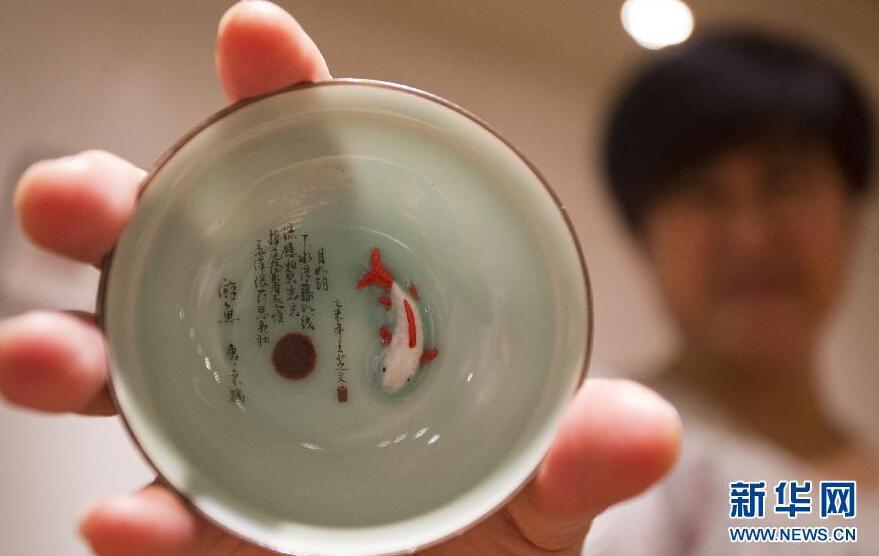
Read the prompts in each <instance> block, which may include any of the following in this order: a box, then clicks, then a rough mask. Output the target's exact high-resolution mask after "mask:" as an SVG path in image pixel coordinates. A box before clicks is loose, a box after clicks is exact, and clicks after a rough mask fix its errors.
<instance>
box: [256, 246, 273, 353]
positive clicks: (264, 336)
mask: <svg viewBox="0 0 879 556" xmlns="http://www.w3.org/2000/svg"><path fill="white" fill-rule="evenodd" d="M265 255H266V251H265V247H263V243H262V241H260V240H257V241H256V250H255V252H254V257H253V287H254V289H256V345H258V346H259V347H263V346H265V345H266V344H268V343H269V325H268V323H267V322H266V312H267V310H266V297H267V291H266V290H267V288H268V282H267V281H266V262H265Z"/></svg>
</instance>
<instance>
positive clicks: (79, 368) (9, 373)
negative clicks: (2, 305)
mask: <svg viewBox="0 0 879 556" xmlns="http://www.w3.org/2000/svg"><path fill="white" fill-rule="evenodd" d="M104 349H105V348H104V340H103V336H102V335H101V332H100V331H99V330H98V329H97V328H96V327H95V326H94V325H93V324H91V323H89V322H86V321H85V320H83V319H82V318H78V317H76V316H74V315H70V314H65V313H52V312H48V311H33V312H30V313H25V314H23V315H20V316H17V317H12V318H9V319H6V320H4V321H2V322H0V393H2V394H3V397H5V398H6V399H7V400H8V401H10V402H11V403H14V404H16V405H20V406H23V407H27V408H30V409H37V410H41V411H49V412H66V411H73V412H78V413H85V414H97V415H110V414H112V413H114V412H115V406H114V404H113V401H112V399H111V397H110V393H109V390H108V389H107V384H106V378H107V367H106V358H105V357H106V356H105V351H104Z"/></svg>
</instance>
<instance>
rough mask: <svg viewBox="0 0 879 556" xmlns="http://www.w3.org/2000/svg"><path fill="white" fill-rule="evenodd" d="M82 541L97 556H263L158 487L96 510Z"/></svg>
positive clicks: (81, 530)
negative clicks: (86, 543)
mask: <svg viewBox="0 0 879 556" xmlns="http://www.w3.org/2000/svg"><path fill="white" fill-rule="evenodd" d="M79 533H80V535H81V536H82V537H83V538H84V539H85V540H86V541H87V542H88V543H89V544H90V545H91V547H92V549H93V550H94V551H95V553H96V554H97V555H98V556H117V555H118V556H123V555H124V556H141V555H143V556H184V555H185V556H233V555H234V556H257V555H260V556H264V555H267V554H268V553H267V552H265V551H262V550H260V549H258V548H256V547H253V546H249V545H247V544H245V543H243V542H242V541H240V540H238V539H237V538H234V537H231V536H229V535H227V534H225V533H224V532H222V531H221V530H219V529H218V528H217V527H216V526H214V525H212V524H209V523H208V522H206V521H205V520H204V519H203V518H201V517H199V516H197V515H195V514H194V513H193V512H192V511H191V510H190V509H189V507H188V506H187V505H186V504H185V503H184V502H183V501H182V500H181V499H180V498H179V497H178V496H177V495H175V494H174V493H172V492H170V491H169V490H167V489H166V488H164V487H163V486H161V485H160V484H158V483H153V484H151V485H149V486H147V487H146V488H144V489H143V490H141V491H140V492H137V493H134V494H129V495H123V496H115V497H112V498H107V499H105V500H102V501H100V502H98V503H96V504H94V505H93V506H92V507H91V509H90V510H88V511H87V512H86V513H85V515H84V517H83V519H82V521H81V524H80V528H79Z"/></svg>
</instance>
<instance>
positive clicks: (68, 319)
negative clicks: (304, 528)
mask: <svg viewBox="0 0 879 556" xmlns="http://www.w3.org/2000/svg"><path fill="white" fill-rule="evenodd" d="M216 65H217V71H218V73H219V76H220V81H221V82H222V85H223V88H224V90H225V93H226V96H227V98H228V99H229V100H230V101H231V102H235V101H238V100H241V99H244V98H247V97H252V96H256V95H260V94H265V93H269V92H272V91H275V90H278V89H281V88H283V87H286V86H288V85H292V84H294V83H299V82H305V81H320V80H326V79H330V78H331V77H330V73H329V70H328V69H327V64H326V62H325V61H324V58H323V56H322V55H321V53H320V51H319V50H318V48H317V46H316V45H315V44H314V42H312V40H311V39H310V38H309V37H308V35H307V34H306V33H305V31H303V30H302V28H301V27H300V26H299V24H298V23H297V22H296V21H295V20H294V19H293V18H292V17H291V16H290V15H289V14H288V13H286V12H285V11H284V10H282V9H281V8H279V7H278V6H276V5H274V4H272V3H269V2H266V1H263V0H250V1H247V2H240V3H237V4H235V5H234V6H232V7H231V8H230V9H229V10H228V11H227V12H226V14H225V15H224V16H223V18H222V20H221V21H220V25H219V29H218V36H217V43H216ZM119 124H120V125H125V122H119ZM132 131H133V132H136V131H137V130H132ZM144 175H145V172H144V171H143V170H141V169H140V168H137V167H135V166H133V165H132V164H130V163H128V162H126V161H125V160H122V159H120V158H118V157H116V156H114V155H111V154H109V153H107V152H103V151H88V152H84V153H80V154H78V155H74V156H70V157H63V158H60V159H55V160H47V161H42V162H38V163H36V164H34V165H33V166H31V167H30V168H29V169H28V170H27V171H26V172H25V174H24V175H23V176H22V177H21V179H20V181H19V184H18V187H17V190H16V196H15V208H16V213H17V214H18V217H19V218H20V220H21V224H22V226H23V228H24V231H25V232H26V233H27V235H28V236H29V237H30V238H31V239H32V240H33V241H34V242H35V243H37V244H38V245H40V246H42V247H44V248H46V249H49V250H51V251H53V252H55V253H58V254H61V255H65V256H67V257H70V258H72V259H75V260H77V261H82V262H85V263H89V264H93V265H97V266H100V262H101V260H102V258H103V257H104V256H105V255H106V254H107V253H108V252H109V251H110V250H111V249H112V247H113V244H114V243H115V241H116V239H117V237H118V236H119V234H120V233H121V231H122V229H123V228H124V226H125V224H126V222H128V220H129V219H130V218H131V216H132V214H133V213H134V211H135V208H136V198H137V192H138V189H139V187H140V183H141V180H142V179H143V177H144ZM0 393H2V394H3V396H4V397H5V398H6V399H7V400H8V401H10V402H12V403H14V404H17V405H19V406H23V407H26V408H30V409H36V410H41V411H46V412H55V413H59V412H76V413H80V414H90V415H111V414H113V413H114V412H115V407H114V404H113V402H112V399H111V397H110V394H109V391H108V387H107V368H106V346H105V340H104V337H103V335H102V333H101V331H100V330H99V329H98V328H97V327H96V326H95V325H94V322H93V316H92V315H71V314H69V313H58V312H47V311H32V312H29V313H26V314H23V315H19V316H15V317H12V318H9V319H6V320H4V321H3V322H0ZM679 438H680V420H679V419H678V416H677V412H676V411H675V409H674V408H673V407H672V406H670V405H669V404H668V403H667V402H665V401H664V400H662V399H661V398H660V397H659V396H657V395H656V394H655V393H654V392H652V391H650V390H649V389H647V388H645V387H643V386H641V385H638V384H636V383H634V382H631V381H623V380H604V379H589V380H587V381H586V382H585V384H584V386H583V387H582V388H580V390H579V392H578V393H577V395H576V398H575V399H574V400H573V401H572V403H571V404H570V406H569V407H568V408H567V413H566V416H565V418H564V421H563V423H562V424H561V428H560V430H559V434H558V436H557V438H556V440H555V442H554V443H553V445H552V447H551V449H550V451H549V453H548V454H547V456H546V458H545V459H544V461H543V462H542V464H541V467H540V469H539V470H538V472H537V473H536V476H535V477H534V478H533V480H532V481H531V482H530V483H529V484H528V485H526V486H525V488H524V489H523V490H521V491H520V492H519V493H518V494H517V495H516V496H515V497H514V498H513V499H512V500H510V501H509V503H508V504H506V505H505V506H504V507H502V508H499V509H498V510H497V511H496V512H494V513H493V514H492V515H490V516H487V518H486V519H484V520H482V521H481V522H480V523H479V524H477V525H476V526H475V527H472V528H471V529H469V530H468V531H466V532H465V533H463V534H461V535H459V536H456V537H454V538H451V539H449V540H448V541H446V542H444V543H442V544H440V545H437V546H435V547H431V548H430V549H428V550H426V551H425V552H424V553H425V554H432V555H443V554H447V555H453V556H464V555H492V554H519V555H523V556H524V555H540V554H547V555H548V554H554V555H563V554H569V555H570V554H579V553H580V550H581V547H582V544H583V539H584V536H585V534H586V532H587V530H588V528H589V524H590V522H591V520H592V518H593V517H595V515H597V514H598V513H599V512H601V511H602V510H604V509H605V508H607V507H609V506H611V505H613V504H614V503H616V502H618V501H620V500H623V499H625V498H628V497H630V496H633V495H635V494H637V493H639V492H641V491H642V490H643V489H645V488H646V487H647V486H649V485H650V484H652V483H654V482H655V481H657V480H658V479H659V478H660V477H662V476H663V475H664V474H665V473H666V471H667V470H668V469H669V468H670V467H671V465H672V463H673V462H674V461H675V458H676V455H677V451H678V443H679ZM23 480H27V478H26V477H25V478H23ZM74 480H75V479H74ZM80 532H81V534H82V536H83V537H84V539H85V540H86V541H87V542H88V543H89V545H90V546H91V548H92V549H93V550H94V552H95V553H97V554H99V555H100V556H115V555H119V556H139V555H144V556H172V555H173V556H232V555H234V556H255V555H268V554H269V553H268V552H267V551H265V550H262V549H260V548H258V547H256V546H252V545H249V544H247V543H244V542H242V541H241V540H240V539H238V538H236V537H233V536H231V535H229V534H227V533H225V532H224V531H222V530H220V529H219V528H217V527H216V526H214V525H212V524H211V523H209V522H207V521H205V520H204V519H202V518H201V517H199V516H198V515H196V514H194V513H193V512H192V510H191V508H190V507H189V506H188V505H187V504H186V503H185V502H184V501H183V500H181V499H180V498H179V497H178V496H177V495H176V494H175V493H174V492H173V491H172V490H171V489H169V488H167V485H164V484H162V483H161V482H159V481H157V482H156V483H154V484H151V485H148V486H147V487H145V488H144V489H142V490H141V491H139V492H136V493H132V494H128V495H120V496H115V497H111V498H108V499H104V500H100V501H98V502H96V503H95V504H94V505H93V506H92V507H91V508H90V509H89V510H88V511H87V512H86V513H85V514H84V515H83V520H82V523H81V527H80Z"/></svg>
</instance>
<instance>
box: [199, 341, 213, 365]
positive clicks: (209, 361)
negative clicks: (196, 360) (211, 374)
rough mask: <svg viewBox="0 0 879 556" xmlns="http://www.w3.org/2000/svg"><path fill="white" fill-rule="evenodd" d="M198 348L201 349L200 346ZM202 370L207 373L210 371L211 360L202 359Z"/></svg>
mask: <svg viewBox="0 0 879 556" xmlns="http://www.w3.org/2000/svg"><path fill="white" fill-rule="evenodd" d="M199 347H201V346H199ZM204 368H205V369H207V370H209V371H210V370H211V360H210V359H208V358H207V357H205V358H204Z"/></svg>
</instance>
